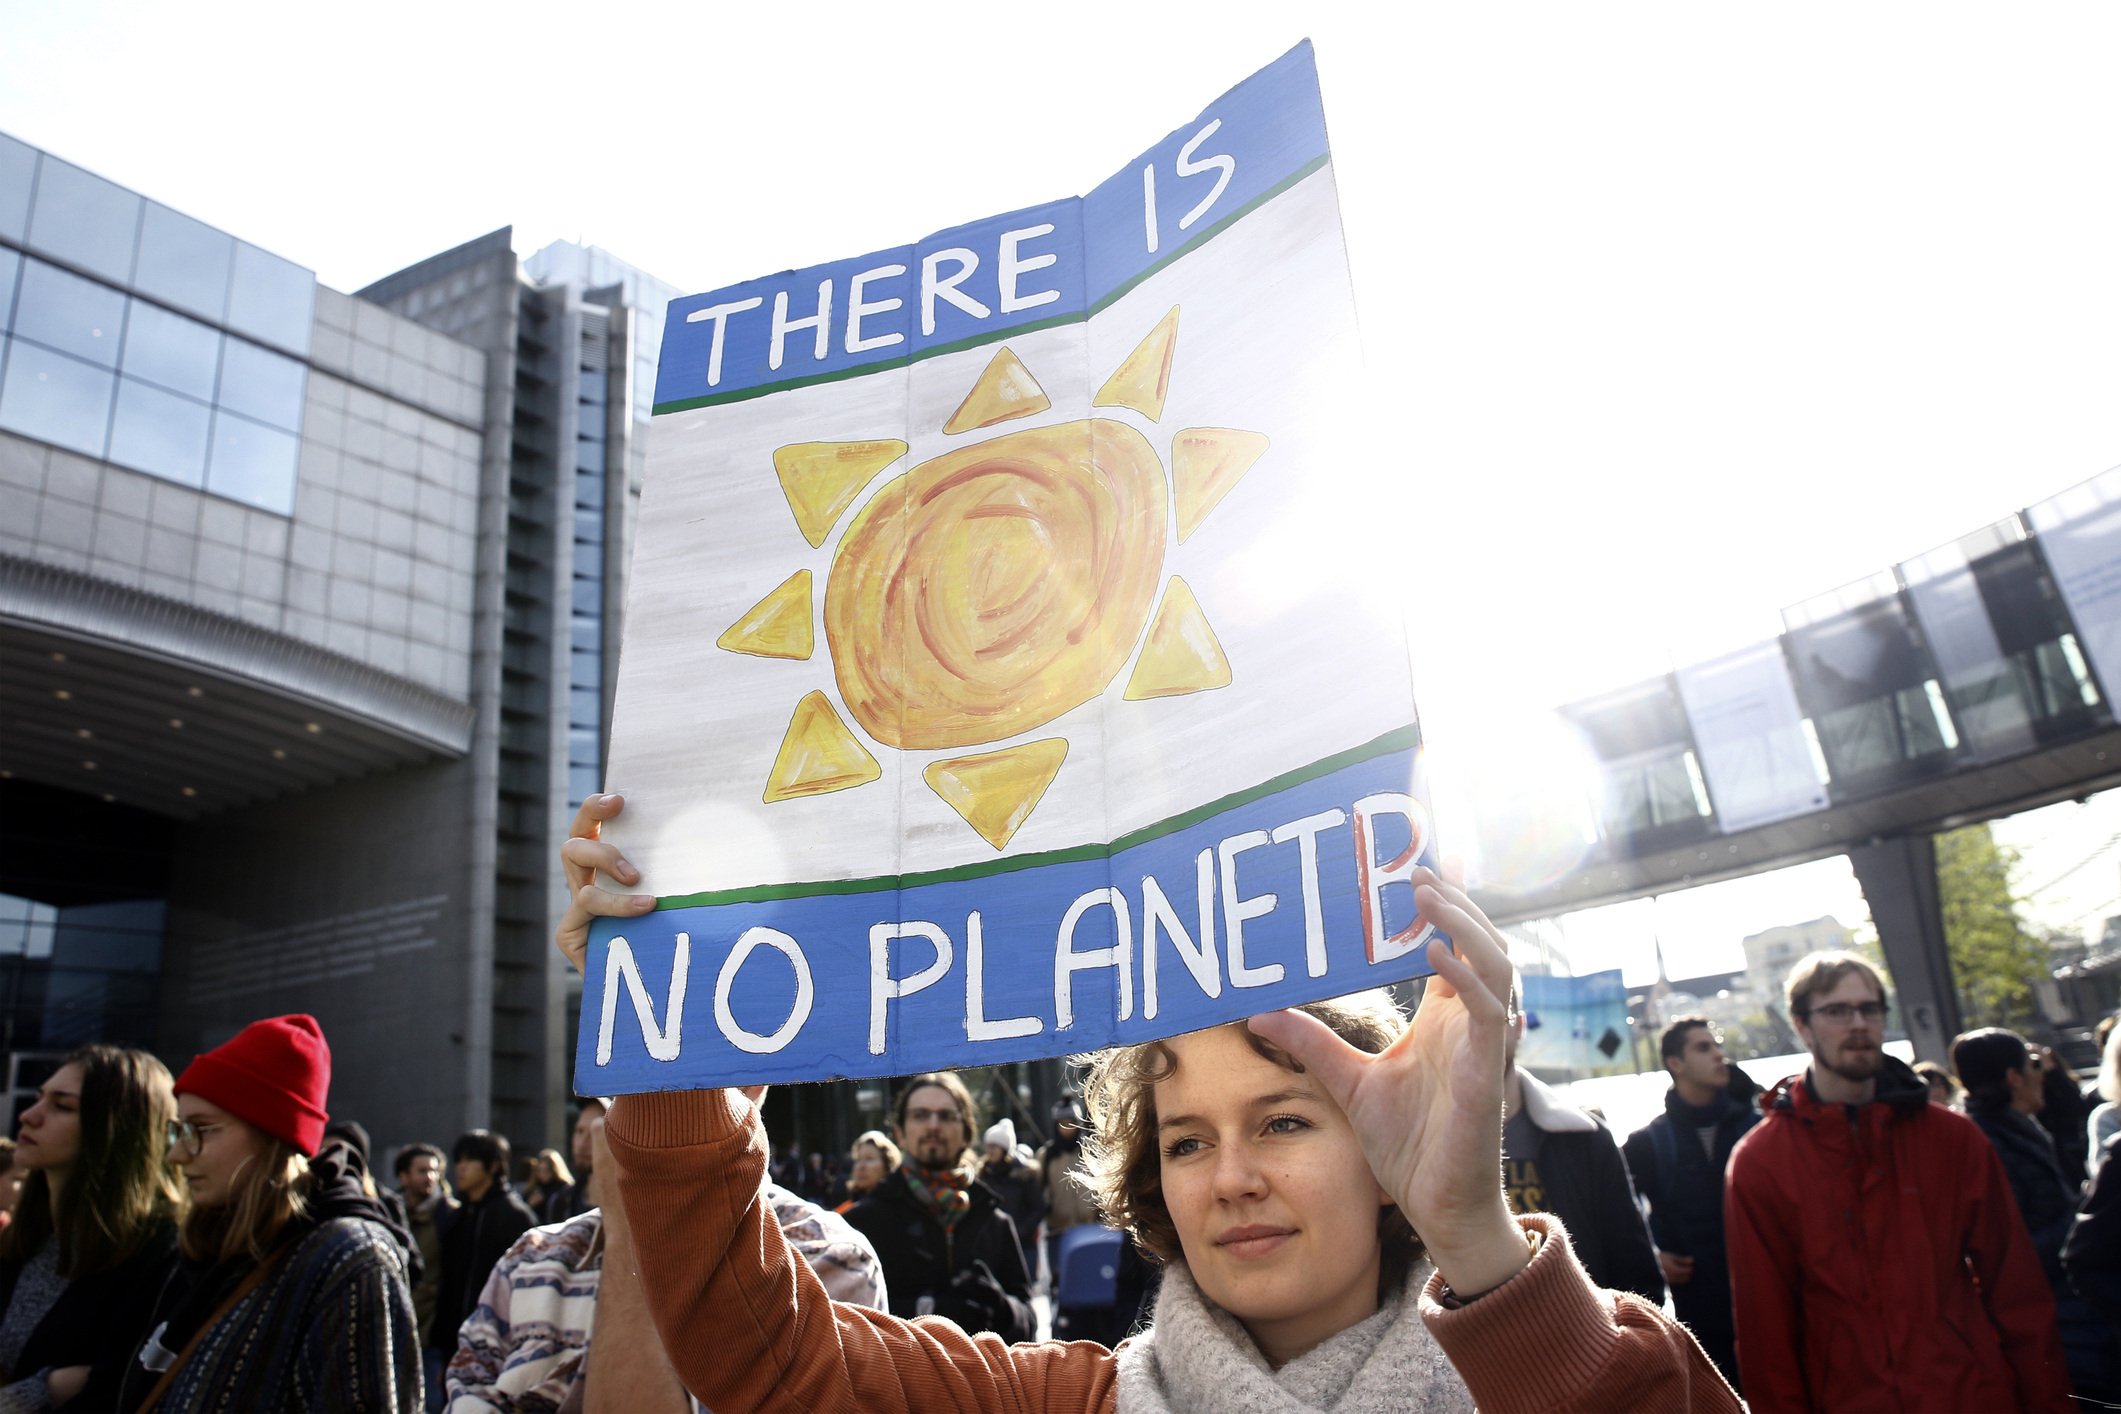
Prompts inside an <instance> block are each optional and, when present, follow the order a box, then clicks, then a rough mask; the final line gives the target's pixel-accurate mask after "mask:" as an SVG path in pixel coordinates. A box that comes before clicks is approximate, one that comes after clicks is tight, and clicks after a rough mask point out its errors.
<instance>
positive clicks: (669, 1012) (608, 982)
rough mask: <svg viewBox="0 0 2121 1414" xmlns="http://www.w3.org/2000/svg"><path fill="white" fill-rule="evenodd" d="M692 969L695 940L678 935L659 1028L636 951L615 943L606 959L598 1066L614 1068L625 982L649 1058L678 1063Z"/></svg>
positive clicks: (622, 941) (618, 940)
mask: <svg viewBox="0 0 2121 1414" xmlns="http://www.w3.org/2000/svg"><path fill="white" fill-rule="evenodd" d="M691 965H692V937H691V935H690V934H687V933H680V934H678V948H677V956H676V957H675V958H673V959H672V960H671V963H670V992H669V995H668V996H667V997H666V998H665V999H664V1002H663V1024H662V1025H661V1026H658V1025H656V1024H655V1009H654V1008H653V1007H652V1006H650V1005H649V1001H648V984H647V983H645V982H643V981H642V980H641V965H640V964H639V963H638V962H636V961H634V957H633V947H632V945H631V944H629V943H628V942H627V941H626V940H625V939H624V938H613V939H612V940H611V951H610V952H609V953H607V954H606V955H605V958H604V1011H603V1015H602V1016H601V1017H600V1018H599V1019H598V1021H597V1064H598V1065H610V1064H611V1032H612V1026H613V1023H614V1022H615V1021H616V1020H617V1013H618V1007H619V984H620V983H621V982H623V983H624V984H625V986H626V992H627V994H628V995H629V996H630V997H632V999H633V1014H634V1017H635V1019H637V1020H638V1021H639V1022H640V1023H641V1039H642V1040H643V1041H644V1042H645V1043H646V1044H647V1046H648V1054H649V1055H650V1056H651V1057H653V1058H654V1059H656V1060H659V1061H674V1060H676V1059H677V1058H678V1048H679V1046H680V1045H681V1044H682V1041H681V1032H682V1030H683V1027H684V1024H685V973H686V970H687V969H688V968H689V967H690V966H691Z"/></svg>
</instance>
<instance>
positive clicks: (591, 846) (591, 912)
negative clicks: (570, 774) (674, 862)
mask: <svg viewBox="0 0 2121 1414" xmlns="http://www.w3.org/2000/svg"><path fill="white" fill-rule="evenodd" d="M625 808H626V798H625V797H624V796H619V795H592V796H591V797H589V799H587V800H585V801H583V802H582V808H581V809H580V810H577V811H576V812H575V816H574V827H573V828H572V829H571V830H570V831H569V832H568V838H567V843H565V844H563V845H561V846H560V868H561V870H562V871H563V872H564V873H565V874H566V876H567V894H568V899H567V912H566V913H564V914H562V915H561V916H560V926H559V928H558V929H557V930H555V931H554V933H553V935H552V940H553V942H555V943H557V944H558V945H559V949H560V952H561V954H562V955H563V956H565V957H566V959H567V960H568V962H570V963H572V964H573V965H574V969H575V971H577V972H579V971H581V970H582V965H583V959H584V958H585V957H587V956H588V953H589V924H590V920H591V919H594V918H598V917H605V918H637V917H639V916H640V915H641V914H644V913H646V912H648V911H649V910H650V909H653V908H654V907H655V895H653V894H615V893H612V892H611V891H610V890H609V889H605V888H602V887H600V886H599V885H598V884H597V875H598V873H600V872H601V873H603V874H605V875H607V876H608V877H610V878H613V879H616V880H618V881H619V882H620V883H622V884H638V883H639V882H640V881H641V871H640V870H638V869H636V868H634V867H633V865H632V864H630V863H628V862H627V860H626V857H625V856H624V855H622V854H620V853H619V851H618V847H617V846H616V845H608V844H605V843H604V842H603V839H602V838H601V836H602V834H603V829H604V822H605V821H606V820H609V819H611V818H612V817H613V816H615V815H617V814H618V813H619V812H620V811H621V810H623V809H625Z"/></svg>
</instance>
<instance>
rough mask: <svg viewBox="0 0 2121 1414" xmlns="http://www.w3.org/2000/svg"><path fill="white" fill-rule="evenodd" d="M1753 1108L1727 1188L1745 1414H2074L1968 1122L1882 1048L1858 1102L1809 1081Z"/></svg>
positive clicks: (2028, 1249) (1996, 1168)
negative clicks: (1997, 1413) (1874, 1412)
mask: <svg viewBox="0 0 2121 1414" xmlns="http://www.w3.org/2000/svg"><path fill="white" fill-rule="evenodd" d="M1761 1108H1762V1109H1763V1110H1764V1111H1765V1112H1766V1115H1767V1118H1766V1120H1765V1122H1764V1123H1761V1124H1759V1125H1756V1126H1755V1127H1754V1129H1753V1131H1752V1132H1751V1133H1750V1134H1748V1135H1746V1137H1745V1138H1744V1139H1742V1140H1740V1141H1739V1143H1738V1147H1737V1148H1736V1149H1735V1150H1734V1151H1733V1152H1732V1154H1731V1163H1730V1169H1729V1171H1728V1173H1727V1174H1726V1176H1725V1182H1724V1236H1725V1243H1726V1247H1727V1250H1728V1253H1729V1257H1730V1265H1731V1292H1732V1295H1733V1298H1734V1300H1735V1303H1736V1315H1737V1324H1738V1366H1739V1371H1740V1373H1741V1374H1742V1375H1743V1377H1744V1381H1745V1394H1746V1399H1747V1400H1748V1401H1749V1403H1750V1404H1751V1406H1752V1408H1754V1409H1755V1410H1763V1411H1766V1410H1778V1409H1792V1410H1814V1409H1816V1410H1835V1409H1850V1410H1855V1409H2026V1410H2056V1411H2062V1410H2068V1409H2072V1408H2074V1405H2073V1403H2072V1401H2071V1399H2070V1385H2069V1378H2068V1375H2067V1373H2066V1372H2065V1366H2064V1363H2063V1355H2062V1341H2061V1337H2060V1335H2059V1334H2058V1333H2057V1331H2056V1327H2055V1301H2054V1297H2053V1295H2052V1294H2051V1293H2050V1291H2049V1289H2048V1284H2047V1279H2046V1277H2045V1276H2044V1275H2043V1274H2042V1273H2041V1270H2040V1259H2039V1258H2038V1257H2037V1256H2035V1255H2034V1253H2033V1247H2032V1243H2031V1242H2030V1240H2028V1238H2027V1237H2026V1232H2025V1224H2024V1223H2023V1222H2022V1221H2020V1219H2019V1217H2018V1208H2017V1204H2016V1203H2015V1202H2014V1201H2013V1199H2012V1198H2011V1191H2010V1184H2009V1182H2008V1180H2006V1179H2005V1177H2004V1174H2003V1165H2002V1164H2001V1163H1999V1162H1998V1161H1997V1158H1996V1151H1995V1150H1994V1149H1993V1148H1992V1147H1990V1145H1989V1142H1988V1140H1987V1138H1986V1137H1985V1136H1983V1134H1982V1133H1981V1131H1980V1130H1979V1129H1977V1128H1975V1127H1974V1125H1973V1123H1972V1121H1970V1120H1968V1119H1967V1118H1966V1117H1965V1116H1963V1115H1958V1114H1954V1113H1952V1112H1951V1111H1950V1110H1947V1109H1945V1108H1943V1107H1942V1106H1940V1105H1933V1104H1931V1103H1929V1092H1928V1090H1927V1088H1926V1087H1925V1086H1924V1085H1923V1083H1922V1079H1921V1077H1919V1076H1917V1075H1916V1074H1915V1072H1914V1071H1913V1070H1912V1069H1911V1068H1909V1067H1908V1066H1907V1065H1906V1064H1905V1063H1904V1062H1902V1061H1899V1060H1896V1059H1894V1058H1893V1057H1890V1056H1887V1057H1885V1058H1884V1061H1883V1067H1882V1069H1881V1070H1880V1072H1879V1075H1878V1088H1877V1094H1876V1097H1875V1098H1874V1099H1873V1100H1872V1101H1871V1102H1870V1103H1869V1104H1864V1105H1837V1104H1831V1103H1828V1102H1826V1101H1823V1100H1821V1099H1820V1098H1819V1097H1818V1095H1817V1093H1816V1092H1814V1090H1813V1089H1812V1086H1811V1081H1810V1077H1809V1074H1807V1075H1804V1076H1792V1077H1790V1078H1789V1079H1787V1080H1784V1081H1783V1082H1782V1083H1781V1084H1779V1085H1777V1086H1776V1087H1775V1088H1774V1089H1773V1090H1771V1091H1769V1092H1768V1093H1767V1095H1766V1096H1764V1097H1763V1099H1762V1101H1761Z"/></svg>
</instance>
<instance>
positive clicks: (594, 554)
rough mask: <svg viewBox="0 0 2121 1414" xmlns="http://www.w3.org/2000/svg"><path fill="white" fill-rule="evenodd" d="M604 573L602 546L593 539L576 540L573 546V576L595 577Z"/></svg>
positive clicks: (579, 577) (581, 577)
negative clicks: (583, 541)
mask: <svg viewBox="0 0 2121 1414" xmlns="http://www.w3.org/2000/svg"><path fill="white" fill-rule="evenodd" d="M603 573H604V547H603V546H602V545H599V544H597V543H595V542H594V541H591V542H588V543H582V542H577V543H576V545H575V547H574V577H575V578H576V579H595V578H597V577H598V576H599V575H601V574H603Z"/></svg>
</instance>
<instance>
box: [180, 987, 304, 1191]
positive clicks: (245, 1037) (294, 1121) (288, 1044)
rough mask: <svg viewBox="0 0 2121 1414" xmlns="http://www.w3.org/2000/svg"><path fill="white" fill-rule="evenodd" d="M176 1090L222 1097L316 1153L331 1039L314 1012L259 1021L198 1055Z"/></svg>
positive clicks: (249, 1119) (231, 1108) (224, 1103)
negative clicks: (325, 1035)
mask: <svg viewBox="0 0 2121 1414" xmlns="http://www.w3.org/2000/svg"><path fill="white" fill-rule="evenodd" d="M176 1091H177V1093H178V1094H179V1095H197V1096H198V1097H199V1098H200V1099H202V1100H207V1101H210V1102H212V1103H213V1104H216V1105H219V1106H220V1107H221V1108H222V1109H224V1110H227V1111H228V1112H229V1113H230V1114H232V1115H234V1116H235V1117H236V1118H237V1119H240V1120H242V1121H243V1122H244V1123H246V1124H249V1125H251V1126H253V1127H255V1128H257V1129H262V1130H263V1131H265V1132H266V1133H267V1134H270V1135H271V1136H272V1137H273V1138H275V1139H285V1140H286V1141H287V1142H288V1143H290V1144H292V1145H294V1146H295V1147H296V1148H297V1149H300V1150H301V1151H302V1153H303V1154H304V1155H305V1156H307V1157H310V1158H314V1157H316V1153H317V1146H318V1145H319V1144H321V1143H323V1142H324V1121H325V1119H326V1115H325V1113H324V1100H325V1097H326V1095H328V1094H329V1093H330V1091H331V1047H329V1046H327V1045H325V1044H324V1032H323V1029H322V1028H321V1027H319V1026H318V1025H317V1019H316V1018H315V1017H313V1016H301V1015H296V1016H274V1017H268V1018H267V1019H265V1020H264V1021H253V1022H252V1023H251V1024H250V1025H248V1026H246V1027H244V1028H243V1029H242V1030H241V1031H238V1032H237V1033H236V1035H235V1038H234V1039H233V1040H231V1041H228V1042H227V1043H225V1044H223V1045H219V1046H216V1047H214V1049H212V1050H210V1051H208V1052H207V1053H206V1054H205V1055H203V1056H193V1057H192V1061H191V1064H190V1065H188V1066H186V1067H184V1073H183V1074H182V1075H180V1076H178V1077H177V1085H176Z"/></svg>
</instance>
